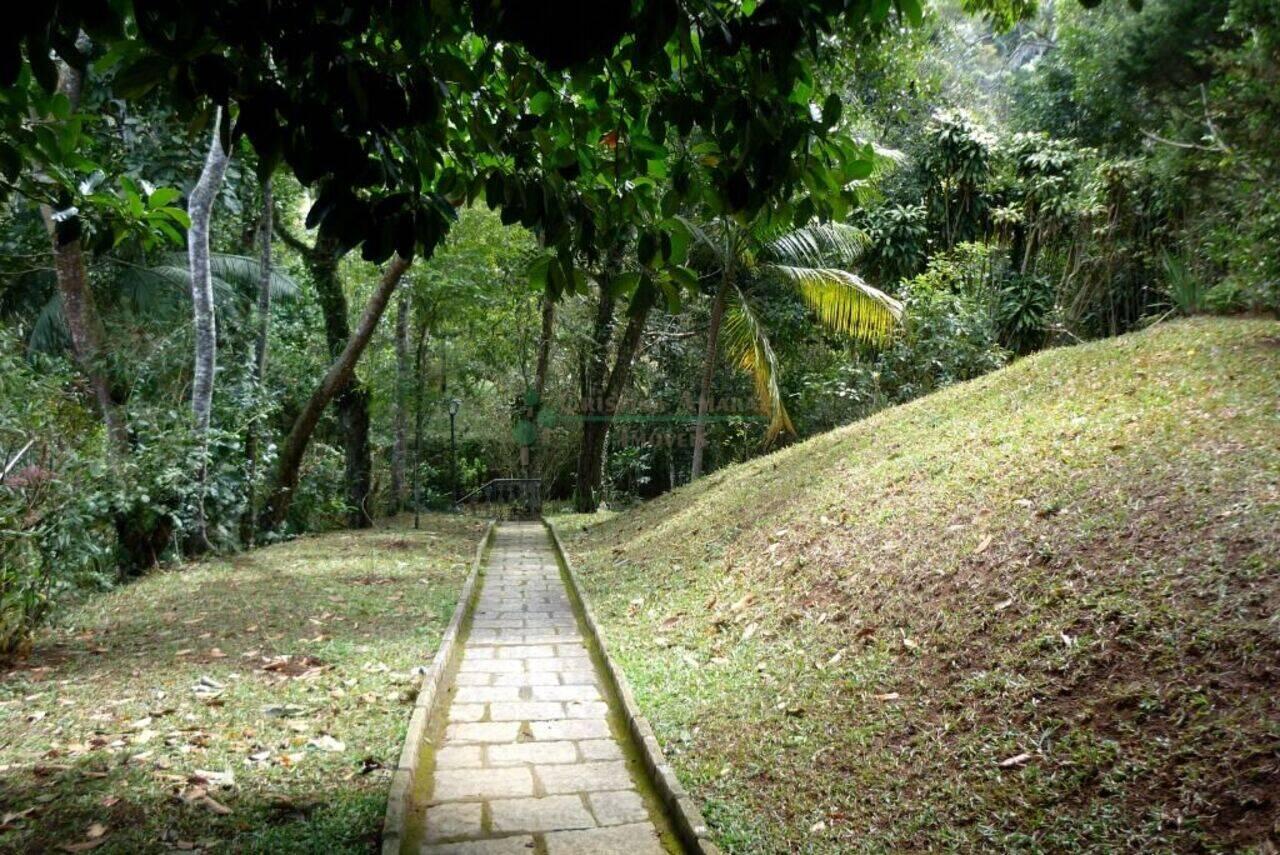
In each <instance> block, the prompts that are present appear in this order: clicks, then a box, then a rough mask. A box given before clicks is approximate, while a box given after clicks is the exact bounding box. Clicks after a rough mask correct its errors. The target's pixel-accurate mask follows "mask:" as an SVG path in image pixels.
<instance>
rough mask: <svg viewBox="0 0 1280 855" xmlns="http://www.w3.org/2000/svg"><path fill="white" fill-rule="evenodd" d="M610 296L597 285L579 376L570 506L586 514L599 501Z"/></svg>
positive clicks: (604, 287)
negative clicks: (579, 424) (587, 348)
mask: <svg viewBox="0 0 1280 855" xmlns="http://www.w3.org/2000/svg"><path fill="white" fill-rule="evenodd" d="M613 305H614V299H613V295H612V294H610V293H609V288H608V284H607V283H602V284H601V286H600V302H598V303H597V304H596V318H595V323H594V324H592V327H591V342H590V348H591V349H590V351H589V352H588V354H587V359H586V361H585V364H584V366H583V371H582V377H581V388H582V403H581V406H580V407H579V409H580V412H581V415H582V444H581V445H579V446H578V472H577V481H576V484H575V486H574V491H573V506H574V509H575V510H576V511H578V513H582V514H589V513H592V512H594V511H595V510H596V507H597V506H598V505H599V504H600V497H599V495H598V493H599V488H600V465H601V464H600V460H601V458H602V457H603V455H604V435H605V433H606V431H605V429H604V428H605V425H606V424H607V422H606V421H605V420H606V419H607V418H608V416H607V415H606V414H605V412H604V410H605V402H604V387H605V372H606V371H607V370H608V367H609V365H608V361H609V343H610V341H611V340H612V339H613Z"/></svg>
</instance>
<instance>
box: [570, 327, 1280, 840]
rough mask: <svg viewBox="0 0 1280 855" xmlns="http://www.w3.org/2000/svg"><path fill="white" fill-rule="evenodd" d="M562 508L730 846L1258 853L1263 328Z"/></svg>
mask: <svg viewBox="0 0 1280 855" xmlns="http://www.w3.org/2000/svg"><path fill="white" fill-rule="evenodd" d="M603 516H604V515H599V516H596V517H564V518H561V520H560V521H559V524H560V527H561V530H562V532H564V533H566V534H567V535H569V545H568V548H569V550H570V552H571V554H572V557H573V559H574V560H575V562H576V565H577V567H578V568H579V570H580V572H581V573H582V575H583V578H584V580H585V584H586V587H587V589H588V593H589V595H590V597H591V599H592V602H593V605H594V608H595V609H596V611H597V614H598V615H599V617H600V618H601V620H602V622H603V624H604V628H605V630H606V635H607V637H608V640H609V643H610V646H611V649H612V652H613V653H614V655H615V656H616V657H617V658H618V659H619V660H620V662H621V664H622V665H623V667H624V669H625V670H626V673H627V675H628V676H629V678H630V679H631V680H632V682H633V684H634V686H635V689H636V695H637V698H638V700H639V702H640V705H641V706H642V707H643V708H644V710H645V712H646V713H647V714H648V715H649V717H650V718H651V720H652V721H653V723H654V725H655V727H656V729H657V731H658V735H659V737H660V739H661V740H662V742H663V743H664V745H665V746H666V747H667V749H668V751H669V752H670V753H671V755H672V756H673V761H674V763H675V765H676V766H677V768H678V771H679V773H680V776H681V778H682V779H683V780H684V782H685V783H686V785H687V786H688V787H689V788H690V789H691V790H692V791H693V793H694V794H695V795H696V797H697V798H698V799H700V800H701V802H702V803H703V804H704V806H705V807H706V811H707V814H708V819H709V821H710V822H711V824H712V825H713V826H714V829H715V833H716V836H717V837H718V838H719V840H720V841H721V842H722V843H723V844H724V846H725V847H726V848H727V849H729V850H730V851H732V852H739V853H758V852H849V851H880V852H890V851H894V852H897V851H922V850H929V849H961V850H965V851H977V850H980V849H987V850H989V851H1046V852H1067V851H1095V852H1097V851H1126V850H1127V851H1141V852H1150V851H1207V850H1230V851H1240V850H1250V849H1252V850H1254V851H1263V852H1274V851H1276V849H1275V846H1276V844H1277V843H1280V324H1277V323H1275V322H1274V321H1266V320H1195V321H1187V322H1179V323H1171V324H1164V325H1160V326H1157V327H1155V328H1153V329H1151V330H1148V331H1146V332H1142V333H1139V334H1135V335H1130V336H1126V337H1123V338H1119V339H1112V340H1108V341H1102V342H1097V343H1093V344H1088V345H1082V346H1078V347H1072V348H1066V349H1060V350H1054V351H1049V352H1045V353H1042V354H1040V355H1037V356H1034V357H1031V358H1028V359H1026V360H1023V361H1020V362H1018V363H1017V364H1015V365H1013V366H1012V367H1010V368H1008V369H1006V370H1003V371H1000V372H998V373H996V374H993V375H990V376H987V377H985V378H983V379H980V380H977V381H975V382H971V383H967V384H964V385H962V386H958V387H955V388H952V389H949V390H946V391H943V392H941V393H938V394H935V395H932V396H930V397H927V398H924V399H921V400H919V401H916V402H914V403H912V404H909V405H906V406H902V407H898V408H895V409H893V410H889V411H886V412H884V413H881V414H879V415H878V416H876V417H874V418H871V419H868V420H866V421H864V422H861V423H858V424H855V425H852V426H849V427H847V428H843V429H840V430H837V431H834V432H832V433H830V434H827V435H823V436H821V437H817V438H815V439H812V440H810V441H808V442H805V443H802V444H799V445H796V446H793V447H791V448H787V449H785V450H783V451H780V452H778V453H776V454H773V455H770V456H767V457H764V458H761V459H758V460H755V461H752V462H749V463H746V464H743V465H740V466H736V467H733V468H730V469H726V470H724V471H721V472H717V473H715V474H714V475H712V476H711V477H709V478H707V479H706V480H705V481H704V482H701V483H699V484H697V485H695V486H693V487H690V488H685V489H682V490H680V491H677V492H676V493H674V494H672V495H669V496H667V497H664V498H662V499H659V500H656V501H654V502H652V503H650V504H648V505H645V506H643V507H640V508H638V509H636V510H634V511H632V512H629V513H625V514H621V515H617V516H612V517H608V518H605V519H603V520H602V519H601V517H603Z"/></svg>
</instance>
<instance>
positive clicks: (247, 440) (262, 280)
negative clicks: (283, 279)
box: [240, 176, 275, 546]
mask: <svg viewBox="0 0 1280 855" xmlns="http://www.w3.org/2000/svg"><path fill="white" fill-rule="evenodd" d="M274 205H275V202H274V200H273V199H272V193H271V176H267V177H266V178H264V179H263V180H262V219H261V220H260V221H259V223H258V319H257V320H258V334H257V340H256V341H255V342H254V349H253V378H252V379H253V392H254V395H255V396H257V398H258V400H259V402H261V400H262V381H263V378H264V377H266V374H267V340H268V334H269V333H270V332H271V232H272V223H271V220H272V215H273V214H274V211H273V207H274ZM244 456H245V471H246V473H247V477H246V480H245V483H246V484H247V488H246V490H245V510H244V514H243V516H241V518H240V540H241V541H242V542H243V543H245V544H246V545H248V546H252V545H253V539H254V538H253V533H254V525H253V519H254V513H255V509H254V504H255V500H256V496H255V493H256V490H255V488H254V482H256V481H257V477H258V423H257V421H250V422H249V428H248V430H247V431H246V432H245V437H244Z"/></svg>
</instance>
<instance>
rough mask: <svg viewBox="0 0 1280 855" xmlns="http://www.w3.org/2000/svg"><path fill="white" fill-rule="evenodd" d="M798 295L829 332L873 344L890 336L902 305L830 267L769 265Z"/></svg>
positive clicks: (843, 272)
mask: <svg viewBox="0 0 1280 855" xmlns="http://www.w3.org/2000/svg"><path fill="white" fill-rule="evenodd" d="M771 269H772V270H774V271H776V272H777V273H778V274H779V275H780V276H781V277H782V278H783V279H785V280H787V281H788V282H790V283H791V284H792V285H794V286H795V287H796V290H797V291H799V292H800V297H801V299H803V300H804V302H805V304H806V305H807V306H808V307H809V308H810V310H812V311H813V313H814V314H815V315H817V317H818V320H819V322H821V323H822V325H823V326H825V327H826V328H827V329H829V330H831V331H832V332H836V333H840V334H842V335H846V336H849V337H850V338H854V339H858V340H859V341H865V342H868V343H872V344H880V343H883V342H885V341H888V339H889V338H890V337H891V336H892V335H893V331H894V328H895V327H896V326H897V323H898V320H899V318H901V317H902V304H901V303H899V302H898V301H897V300H895V299H893V298H892V297H890V296H889V295H888V294H886V293H884V292H883V291H881V290H880V289H878V288H875V287H872V286H871V285H868V284H867V283H866V282H864V281H863V280H862V278H861V277H859V276H856V275H854V274H853V273H850V272H849V271H847V270H838V269H836V268H833V267H793V266H790V265H785V264H775V265H771Z"/></svg>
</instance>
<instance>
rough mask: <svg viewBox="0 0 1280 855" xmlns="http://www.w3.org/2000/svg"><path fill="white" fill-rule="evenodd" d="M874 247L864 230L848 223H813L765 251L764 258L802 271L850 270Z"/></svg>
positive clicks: (769, 245)
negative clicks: (813, 269) (823, 268)
mask: <svg viewBox="0 0 1280 855" xmlns="http://www.w3.org/2000/svg"><path fill="white" fill-rule="evenodd" d="M870 245H871V237H870V236H869V235H868V234H867V233H866V232H865V231H863V230H862V229H860V228H857V227H856V226H851V225H848V224H846V223H811V224H810V225H807V226H805V227H804V228H800V229H795V230H793V231H789V232H787V233H786V234H783V235H780V236H779V237H776V238H774V239H773V240H770V241H768V242H767V243H766V244H765V247H764V256H765V258H767V259H768V260H770V261H774V262H777V263H780V264H791V265H796V266H800V267H829V266H838V267H848V266H849V265H851V264H853V263H854V262H855V261H857V259H858V258H859V257H860V256H861V255H862V253H863V252H864V251H865V250H866V248H867V247H868V246H870Z"/></svg>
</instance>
